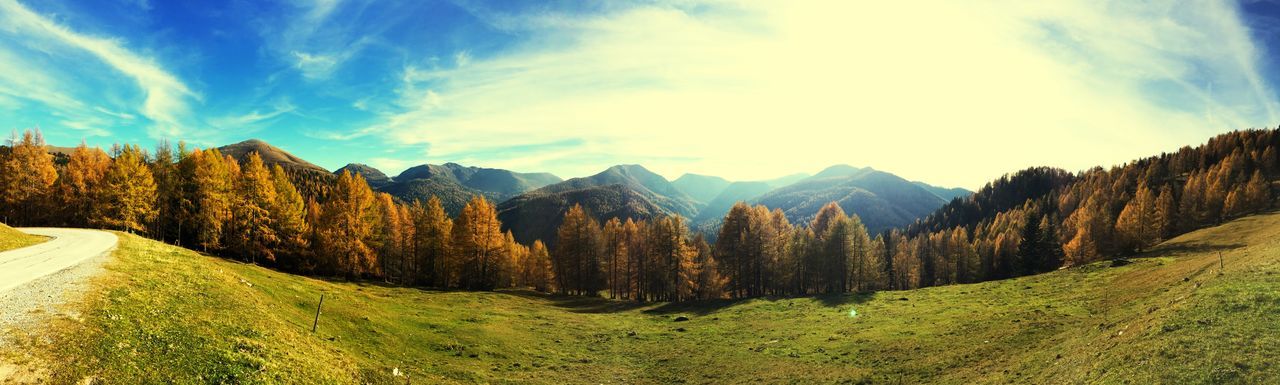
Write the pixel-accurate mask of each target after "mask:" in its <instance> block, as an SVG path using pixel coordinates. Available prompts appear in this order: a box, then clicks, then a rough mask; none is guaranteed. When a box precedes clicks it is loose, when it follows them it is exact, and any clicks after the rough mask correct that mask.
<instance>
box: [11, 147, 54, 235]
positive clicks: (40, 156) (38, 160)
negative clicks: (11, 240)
mask: <svg viewBox="0 0 1280 385" xmlns="http://www.w3.org/2000/svg"><path fill="white" fill-rule="evenodd" d="M8 142H9V143H8V144H9V149H8V153H7V154H0V215H3V218H0V219H3V220H4V221H6V222H9V223H11V224H19V225H24V224H34V223H40V221H41V220H42V219H43V218H41V217H42V216H43V214H42V210H41V207H39V204H40V203H41V202H42V201H41V199H44V198H45V197H46V196H48V194H49V192H50V191H52V187H53V183H54V182H55V181H57V179H58V170H57V169H56V168H54V166H53V155H50V154H49V153H48V151H47V150H45V143H44V136H43V135H41V134H40V130H32V131H24V132H23V133H22V136H18V133H17V132H16V131H15V132H14V133H13V135H12V136H11V137H10V138H9V141H8Z"/></svg>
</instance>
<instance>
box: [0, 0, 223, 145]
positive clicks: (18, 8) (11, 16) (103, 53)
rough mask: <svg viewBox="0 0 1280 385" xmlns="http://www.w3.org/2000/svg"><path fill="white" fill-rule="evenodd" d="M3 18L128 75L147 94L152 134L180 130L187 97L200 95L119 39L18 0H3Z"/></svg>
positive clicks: (9, 25) (11, 26) (145, 110)
mask: <svg viewBox="0 0 1280 385" xmlns="http://www.w3.org/2000/svg"><path fill="white" fill-rule="evenodd" d="M0 20H2V21H0V23H3V24H4V28H6V29H8V30H9V31H11V32H14V33H20V34H23V35H26V36H28V37H30V38H35V39H46V40H48V41H51V42H56V43H59V44H63V45H66V46H69V47H73V48H76V49H79V50H83V51H85V52H88V53H90V54H92V55H93V56H94V57H96V58H98V59H99V60H102V61H103V62H104V63H106V64H107V65H109V66H111V67H112V68H114V69H115V70H117V71H119V72H120V73H123V74H124V75H126V76H128V77H129V78H131V79H132V80H133V81H134V82H135V83H136V84H137V86H138V87H139V88H141V89H142V92H143V93H144V94H145V98H144V100H143V102H142V105H141V106H140V107H139V111H140V113H141V114H142V116H144V117H146V118H147V119H150V120H151V121H152V122H153V123H154V126H153V127H152V129H151V134H152V136H177V135H179V134H181V132H182V131H181V129H182V122H183V119H184V118H185V117H186V115H187V114H188V112H189V111H188V110H187V105H186V99H187V98H197V99H198V95H196V94H195V93H194V92H192V91H191V90H190V89H189V88H187V86H186V84H184V83H182V81H180V80H178V78H176V77H174V76H173V75H172V74H170V73H169V72H167V71H165V70H164V69H163V68H160V66H159V65H157V64H156V63H155V62H154V61H153V60H151V59H150V58H146V57H143V56H140V55H137V54H135V53H133V52H131V51H129V50H128V49H126V48H124V47H123V46H122V45H121V43H120V42H119V41H117V40H112V39H105V38H100V37H94V36H88V35H84V34H80V33H76V32H74V31H72V30H71V29H69V28H67V27H65V26H62V25H59V24H57V23H55V22H54V21H52V20H50V19H48V18H46V17H44V16H41V15H39V14H37V13H35V12H33V11H31V10H30V9H28V8H26V7H25V6H23V5H22V4H19V3H18V2H17V1H16V0H0Z"/></svg>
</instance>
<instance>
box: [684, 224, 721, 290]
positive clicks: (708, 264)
mask: <svg viewBox="0 0 1280 385" xmlns="http://www.w3.org/2000/svg"><path fill="white" fill-rule="evenodd" d="M690 247H691V249H692V250H693V251H694V256H693V257H692V258H691V262H692V263H693V266H692V267H691V268H689V269H687V270H686V271H688V274H689V275H690V276H692V279H691V280H692V282H693V287H694V288H695V290H694V292H693V298H695V299H713V298H720V297H721V296H723V295H724V285H725V279H724V277H721V276H720V269H719V266H717V265H716V257H715V253H712V252H711V245H709V244H707V240H706V238H705V237H703V235H702V234H701V233H699V234H698V235H697V236H695V237H694V239H693V242H692V243H691V244H690Z"/></svg>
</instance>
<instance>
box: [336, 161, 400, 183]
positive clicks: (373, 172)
mask: <svg viewBox="0 0 1280 385" xmlns="http://www.w3.org/2000/svg"><path fill="white" fill-rule="evenodd" d="M343 172H350V173H352V174H357V175H360V176H361V177H363V178H364V180H365V182H368V183H369V186H371V187H373V188H378V187H382V186H385V185H387V184H389V183H391V178H390V177H387V174H384V173H383V172H382V170H379V169H376V168H373V166H369V165H367V164H364V163H347V165H346V166H342V168H340V169H338V170H337V171H334V172H333V173H334V174H342V173H343Z"/></svg>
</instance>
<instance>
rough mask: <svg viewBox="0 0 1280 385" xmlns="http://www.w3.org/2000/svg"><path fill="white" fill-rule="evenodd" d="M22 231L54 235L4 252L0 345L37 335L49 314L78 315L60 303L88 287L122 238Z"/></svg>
mask: <svg viewBox="0 0 1280 385" xmlns="http://www.w3.org/2000/svg"><path fill="white" fill-rule="evenodd" d="M18 230H21V231H22V232H25V233H28V234H35V235H42V236H46V237H50V238H51V239H50V240H48V241H45V242H44V243H40V244H38V245H33V246H28V247H24V248H21V249H15V250H9V251H6V252H3V253H0V350H3V349H5V348H6V347H8V345H9V344H11V343H13V342H15V341H16V340H17V339H21V338H29V337H33V336H34V335H33V334H32V333H34V332H36V330H37V329H38V328H36V327H35V326H37V325H38V324H40V323H41V322H42V321H44V320H46V319H48V317H54V316H59V315H60V316H65V317H69V318H72V319H78V318H79V317H80V315H79V314H74V311H73V310H68V309H64V308H63V307H62V306H60V305H61V304H63V303H66V302H67V301H69V300H72V299H73V298H75V297H77V296H79V295H80V294H83V293H84V292H85V290H87V289H88V283H89V279H90V278H91V277H93V276H94V275H96V274H98V273H100V272H101V271H102V264H103V262H105V261H106V259H107V257H108V256H109V255H110V253H111V251H112V250H113V249H115V247H116V243H117V241H118V239H117V238H116V236H115V234H111V233H108V232H105V231H98V230H83V229H54V228H22V229H18ZM68 312H71V313H68ZM0 363H3V362H0ZM0 382H3V381H0Z"/></svg>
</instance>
